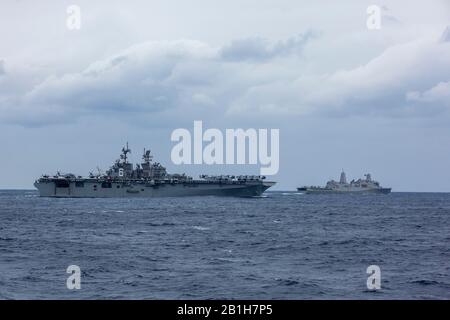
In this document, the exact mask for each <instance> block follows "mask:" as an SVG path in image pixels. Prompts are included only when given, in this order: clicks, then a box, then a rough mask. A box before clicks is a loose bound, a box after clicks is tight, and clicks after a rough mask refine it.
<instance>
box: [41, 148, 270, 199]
mask: <svg viewBox="0 0 450 320" xmlns="http://www.w3.org/2000/svg"><path fill="white" fill-rule="evenodd" d="M130 152H131V150H130V149H129V147H128V143H127V144H126V146H125V147H123V148H122V153H121V154H120V158H119V159H118V160H116V161H115V163H114V164H113V165H112V166H111V167H110V169H109V170H107V171H106V173H105V174H102V173H101V171H100V170H99V172H98V174H96V175H95V174H93V173H92V172H91V173H90V174H89V176H88V177H82V176H76V175H74V174H71V173H67V174H61V173H60V172H58V173H57V174H56V175H53V176H50V175H43V176H42V177H40V178H39V179H38V180H36V181H35V183H34V186H35V187H36V188H37V189H38V190H39V194H40V196H41V197H61V198H64V197H66V198H67V197H68V198H112V197H170V196H172V197H181V196H209V195H213V196H235V197H254V196H260V195H261V194H262V193H263V192H264V191H265V190H267V189H268V188H270V187H271V186H273V185H274V184H275V182H272V181H266V180H265V177H264V176H242V175H241V176H231V175H221V176H210V175H201V176H200V178H199V179H193V178H192V177H190V176H187V175H185V174H168V173H167V171H166V168H165V167H163V166H162V165H161V164H160V163H158V162H153V156H152V155H151V153H150V150H145V149H144V154H143V156H142V159H143V162H142V163H141V164H140V165H139V164H137V165H136V167H134V166H133V164H132V163H130V162H129V161H128V154H129V153H130Z"/></svg>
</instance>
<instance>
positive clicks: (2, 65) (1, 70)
mask: <svg viewBox="0 0 450 320" xmlns="http://www.w3.org/2000/svg"><path fill="white" fill-rule="evenodd" d="M5 73H6V71H5V61H3V60H0V76H1V75H3V74H5Z"/></svg>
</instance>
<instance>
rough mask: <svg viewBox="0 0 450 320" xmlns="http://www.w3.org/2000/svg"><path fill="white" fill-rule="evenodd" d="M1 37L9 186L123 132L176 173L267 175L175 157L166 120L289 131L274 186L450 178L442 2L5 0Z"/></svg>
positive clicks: (449, 82) (93, 153) (0, 124)
mask: <svg viewBox="0 0 450 320" xmlns="http://www.w3.org/2000/svg"><path fill="white" fill-rule="evenodd" d="M373 4H375V5H378V6H379V7H380V8H382V18H381V28H380V29H379V30H369V29H368V28H367V26H366V20H367V18H368V14H367V12H366V10H367V8H368V6H369V5H373ZM69 5H77V6H79V8H80V9H81V28H80V29H79V30H70V29H69V28H68V27H67V25H66V22H67V21H66V20H67V18H68V13H67V7H68V6H69ZM0 39H1V41H0V145H1V148H0V150H1V154H0V155H1V156H0V165H1V168H2V174H1V178H0V188H30V189H31V188H32V183H33V182H34V180H35V179H36V178H38V177H39V176H40V175H41V174H43V173H54V172H56V170H61V171H63V172H74V173H76V174H83V175H85V174H87V173H88V172H89V171H92V170H94V169H95V168H96V167H97V166H99V167H101V168H103V169H107V168H108V166H109V165H110V164H112V162H113V161H114V160H115V159H116V157H117V156H118V153H119V151H120V148H121V147H122V145H123V144H124V143H125V142H126V141H129V143H130V146H131V149H132V150H133V155H132V159H133V160H134V161H138V160H140V156H141V152H142V149H143V148H144V147H146V148H150V149H152V151H153V153H154V155H155V160H157V161H159V162H162V163H163V164H165V165H166V166H167V167H168V170H169V171H170V172H186V173H188V174H191V175H193V176H196V175H198V174H200V173H216V174H219V173H225V174H233V173H245V172H248V173H250V174H258V172H259V169H258V167H257V166H250V165H248V166H237V165H223V166H219V165H215V166H198V165H192V166H189V165H185V166H176V165H174V164H173V163H172V162H171V159H170V151H171V148H172V147H173V146H174V143H173V142H171V141H170V134H171V132H172V131H173V130H174V129H176V128H187V129H189V130H191V131H192V127H193V121H194V120H202V121H203V125H204V127H205V128H219V129H225V128H255V129H258V128H268V129H270V128H277V129H280V171H279V173H278V174H277V175H275V176H272V177H270V179H272V180H275V181H277V182H278V184H277V186H276V189H278V190H292V189H294V188H295V187H297V186H301V185H323V184H324V183H325V182H326V181H327V180H328V179H330V178H335V179H338V177H339V174H340V171H341V169H345V171H346V172H347V176H348V177H349V178H350V179H351V178H358V177H361V176H362V175H363V174H364V173H367V172H370V173H372V176H373V177H374V178H375V179H376V180H379V181H380V182H381V184H382V185H383V186H386V187H392V188H393V189H394V191H450V112H449V108H450V2H449V1H448V0H442V1H441V0H433V1H428V2H427V3H425V2H424V1H403V0H396V1H384V2H378V3H377V1H372V0H371V1H365V0H346V1H300V0H289V1H288V0H282V1H280V0H278V1H274V0H273V1H266V0H258V1H256V0H255V1H248V0H247V1H246V0H239V1H234V0H233V1H230V0H228V1H206V0H204V1H200V0H192V1H180V0H178V1H173V0H169V1H168V0H164V1H148V0H147V1H112V0H108V1H95V2H94V1H76V0H72V1H39V5H37V1H27V0H2V1H1V2H0Z"/></svg>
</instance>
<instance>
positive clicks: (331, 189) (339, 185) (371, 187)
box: [297, 171, 391, 194]
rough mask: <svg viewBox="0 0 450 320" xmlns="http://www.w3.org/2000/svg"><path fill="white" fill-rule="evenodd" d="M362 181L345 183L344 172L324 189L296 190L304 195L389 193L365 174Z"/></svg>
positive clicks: (304, 188)
mask: <svg viewBox="0 0 450 320" xmlns="http://www.w3.org/2000/svg"><path fill="white" fill-rule="evenodd" d="M364 177H365V178H364V179H358V180H356V181H355V180H352V181H351V182H350V183H348V182H347V177H346V175H345V172H344V171H342V173H341V178H340V179H339V182H337V181H334V180H330V181H328V182H327V184H326V186H325V187H314V186H311V187H301V188H297V190H298V191H300V192H305V193H383V194H387V193H390V192H391V188H383V187H381V186H380V183H379V182H377V181H374V180H372V177H371V175H370V174H369V173H368V174H365V175H364Z"/></svg>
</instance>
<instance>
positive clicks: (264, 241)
mask: <svg viewBox="0 0 450 320" xmlns="http://www.w3.org/2000/svg"><path fill="white" fill-rule="evenodd" d="M69 265H78V266H79V267H80V268H81V289H79V290H76V289H75V290H69V289H67V287H66V279H67V277H68V276H69V274H67V273H66V269H67V267H68V266H69ZM369 265H378V266H379V267H380V270H381V289H380V290H369V289H368V288H367V285H366V282H367V277H368V276H369V275H368V274H367V273H366V269H367V267H368V266H369ZM0 298H2V299H231V298H234V299H450V194H443V193H442V194H438V193H393V194H390V195H356V196H355V195H344V196H342V195H341V196H339V195H304V194H299V193H295V192H271V193H267V194H266V195H265V196H264V197H261V198H220V197H192V198H159V199H51V198H40V197H38V196H37V192H35V191H0Z"/></svg>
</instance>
